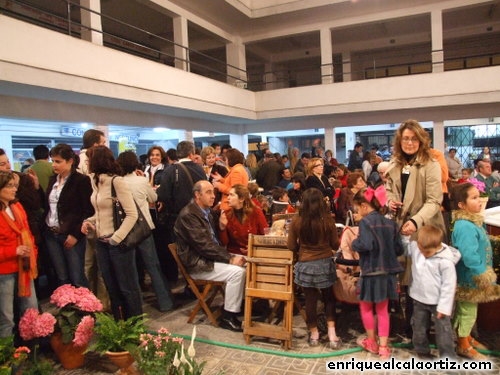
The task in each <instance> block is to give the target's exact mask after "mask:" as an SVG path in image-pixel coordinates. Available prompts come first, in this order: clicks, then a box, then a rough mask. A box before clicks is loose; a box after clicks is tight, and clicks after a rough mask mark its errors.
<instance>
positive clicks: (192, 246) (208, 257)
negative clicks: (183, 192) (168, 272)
mask: <svg viewBox="0 0 500 375" xmlns="http://www.w3.org/2000/svg"><path fill="white" fill-rule="evenodd" d="M208 217H209V221H210V222H209V221H207V219H206V218H205V214H204V213H203V211H202V209H201V208H200V206H198V205H197V204H196V203H195V202H194V201H191V202H190V203H189V204H188V205H187V206H186V207H184V208H183V209H182V210H181V212H180V214H179V216H178V217H177V220H176V222H175V227H174V231H175V235H176V242H177V253H178V254H179V258H180V259H181V262H182V264H184V267H186V269H187V271H188V272H189V273H198V272H209V271H213V269H214V262H220V263H229V259H230V257H231V256H230V254H229V253H228V252H227V250H226V248H225V247H224V246H221V245H219V244H218V243H216V242H215V241H214V239H213V238H212V232H211V231H210V225H211V226H212V228H214V231H215V233H216V235H217V229H218V227H219V226H218V225H217V223H218V218H217V217H216V215H215V214H214V212H213V211H212V210H210V213H209V215H208Z"/></svg>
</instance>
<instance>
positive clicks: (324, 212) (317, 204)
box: [295, 188, 335, 245]
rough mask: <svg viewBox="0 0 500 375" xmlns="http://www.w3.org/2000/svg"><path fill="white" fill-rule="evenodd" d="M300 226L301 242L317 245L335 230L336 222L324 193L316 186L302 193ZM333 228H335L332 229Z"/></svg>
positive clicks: (298, 220)
mask: <svg viewBox="0 0 500 375" xmlns="http://www.w3.org/2000/svg"><path fill="white" fill-rule="evenodd" d="M296 220H297V221H295V223H299V224H296V225H300V227H299V239H300V242H301V243H306V244H310V245H316V244H318V243H321V242H324V240H325V239H326V238H327V237H328V236H329V234H330V233H329V232H330V231H331V230H335V224H334V222H333V219H332V216H331V214H330V210H329V208H328V205H327V204H326V202H325V200H324V197H323V193H322V192H321V191H320V190H319V189H316V188H309V189H307V190H306V191H304V194H303V195H302V205H301V207H300V211H299V216H298V218H297V219H296ZM332 228H333V229H332Z"/></svg>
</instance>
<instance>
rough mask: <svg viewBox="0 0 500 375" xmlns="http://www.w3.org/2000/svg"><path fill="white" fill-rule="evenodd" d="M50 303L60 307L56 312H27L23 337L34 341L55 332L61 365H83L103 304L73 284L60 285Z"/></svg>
mask: <svg viewBox="0 0 500 375" xmlns="http://www.w3.org/2000/svg"><path fill="white" fill-rule="evenodd" d="M50 303H52V304H53V305H55V306H56V307H57V311H56V312H55V313H53V314H51V313H43V314H39V313H38V311H37V310H35V309H28V310H27V311H26V313H25V314H24V315H23V317H22V318H21V321H20V323H19V329H20V333H21V337H22V338H23V339H25V340H31V339H33V338H39V337H45V336H48V335H52V336H51V338H50V343H51V346H52V349H53V350H54V352H55V354H56V355H57V357H58V359H59V361H60V362H61V364H62V366H63V367H64V368H66V369H71V368H77V367H80V366H82V365H83V361H84V352H85V349H86V348H87V345H88V343H89V341H90V339H91V338H92V335H93V332H94V324H95V318H94V314H95V313H96V312H99V311H102V303H101V302H100V301H99V300H98V299H97V298H96V296H94V294H92V292H91V291H90V290H89V289H87V288H83V287H74V286H72V285H70V284H65V285H62V286H60V287H59V288H57V289H56V290H55V291H54V293H52V296H51V297H50Z"/></svg>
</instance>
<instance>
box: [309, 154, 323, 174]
mask: <svg viewBox="0 0 500 375" xmlns="http://www.w3.org/2000/svg"><path fill="white" fill-rule="evenodd" d="M318 162H320V163H321V164H323V165H325V161H324V160H323V159H322V158H312V159H309V163H307V169H306V176H312V175H314V172H313V170H314V166H315V165H316V164H317V163H318Z"/></svg>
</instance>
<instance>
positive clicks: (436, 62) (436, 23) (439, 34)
mask: <svg viewBox="0 0 500 375" xmlns="http://www.w3.org/2000/svg"><path fill="white" fill-rule="evenodd" d="M431 39H432V72H433V73H438V72H444V63H443V59H444V52H443V14H442V11H441V10H433V11H432V12H431Z"/></svg>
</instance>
